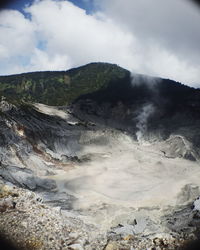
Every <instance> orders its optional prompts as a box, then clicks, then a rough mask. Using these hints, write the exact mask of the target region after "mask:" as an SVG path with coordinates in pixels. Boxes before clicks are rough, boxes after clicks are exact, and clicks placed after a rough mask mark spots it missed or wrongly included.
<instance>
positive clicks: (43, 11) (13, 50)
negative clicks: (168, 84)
mask: <svg viewBox="0 0 200 250" xmlns="http://www.w3.org/2000/svg"><path fill="white" fill-rule="evenodd" d="M146 1H147V0H146ZM146 1H145V0H140V4H139V2H138V1H136V0H127V1H126V5H125V4H124V0H123V1H122V0H109V1H102V2H101V4H102V3H103V4H104V5H102V6H101V7H102V9H103V11H101V12H96V13H93V14H90V15H87V14H86V12H85V11H84V10H82V9H80V8H78V7H77V6H75V5H73V4H72V3H70V2H68V1H53V0H43V1H36V2H35V3H34V4H33V5H31V6H30V7H28V8H26V12H27V13H28V14H29V15H30V17H31V19H30V20H29V19H27V18H25V16H23V15H22V14H21V13H20V12H18V11H7V10H5V11H3V12H1V13H0V35H1V40H0V74H11V73H18V72H24V71H35V70H63V69H68V68H70V67H74V66H79V65H82V64H86V63H89V62H93V61H104V62H111V63H117V64H119V65H120V66H122V67H125V68H128V69H129V70H132V71H134V72H138V73H146V74H150V75H156V76H162V77H165V78H171V79H175V80H178V81H182V82H184V83H189V84H191V85H192V84H193V85H194V84H195V83H198V82H200V66H199V65H200V63H199V62H200V61H199V60H200V59H199V58H200V57H199V56H197V54H198V53H197V52H199V51H198V46H197V40H198V39H199V36H198V34H194V37H195V39H192V37H191V36H192V34H190V37H191V40H192V41H190V38H189V37H187V39H186V41H185V40H184V39H182V37H181V34H183V33H181V32H180V31H179V30H178V28H179V25H178V26H177V27H178V28H175V27H172V28H171V29H172V30H171V29H170V27H168V26H167V24H166V22H167V21H169V23H170V25H172V24H173V22H172V20H168V17H169V16H168V15H167V14H165V16H163V15H164V14H163V13H164V12H162V11H161V10H160V12H156V10H154V9H153V8H154V7H155V5H153V2H152V1H153V0H148V1H150V2H151V4H152V6H150V5H148V4H147V5H145V3H146ZM154 1H155V2H158V0H154ZM159 1H161V2H162V3H164V2H163V0H159ZM169 1H172V0H169ZM173 1H174V2H177V3H178V2H180V1H183V0H173ZM95 2H96V4H100V3H98V0H95ZM165 3H166V1H165ZM159 6H160V5H159ZM147 7H148V8H150V9H148V10H147ZM164 8H165V10H168V12H167V13H168V14H169V11H170V10H169V8H168V9H167V5H166V4H165V5H164ZM183 9H184V8H183ZM138 11H139V12H138ZM141 11H142V12H141ZM184 11H186V9H184ZM154 12H155V17H154V19H153V20H151V17H152V14H153V13H154ZM171 12H173V11H171ZM189 12H191V9H190V11H189ZM137 13H139V14H137ZM148 13H149V14H148ZM174 13H175V14H176V15H177V16H178V15H179V13H177V12H176V11H175V12H174ZM184 13H186V12H184ZM133 14H134V15H133ZM140 14H141V16H140ZM175 14H173V15H172V16H173V17H174V18H175ZM156 15H157V16H156ZM194 16H195V20H197V19H198V15H197V13H196V12H195V15H194ZM159 19H160V20H162V21H163V23H162V24H161V23H156V22H158V20H159ZM171 19H173V18H171ZM179 19H180V20H179ZM182 19H183V17H182V16H181V17H177V18H176V20H175V21H177V20H179V21H180V22H183V21H182ZM188 20H190V22H188V26H189V28H190V29H191V27H193V26H192V24H191V14H190V18H189V19H188ZM142 21H143V22H142ZM147 21H148V23H147ZM186 28H187V27H186ZM189 28H187V29H186V30H187V32H188V33H187V36H188V34H189V31H188V30H189ZM194 30H196V26H195V27H193V31H194ZM176 31H177V32H179V33H178V35H176ZM165 33H166V34H165ZM168 36H169V38H168ZM181 39H182V40H184V41H185V42H184V41H183V43H180V41H181ZM176 40H177V42H176V44H175V41H176ZM189 41H190V46H191V47H192V48H190V46H189ZM171 44H174V46H172V45H171ZM179 45H180V46H179Z"/></svg>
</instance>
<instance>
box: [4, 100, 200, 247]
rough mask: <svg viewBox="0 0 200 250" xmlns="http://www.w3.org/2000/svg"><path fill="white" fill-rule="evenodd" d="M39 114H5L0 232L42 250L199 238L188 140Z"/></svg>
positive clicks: (51, 111)
mask: <svg viewBox="0 0 200 250" xmlns="http://www.w3.org/2000/svg"><path fill="white" fill-rule="evenodd" d="M35 107H36V108H37V110H36V109H33V108H30V107H29V106H25V107H23V108H21V109H18V108H16V107H14V108H13V107H10V106H6V107H5V108H6V109H5V110H1V111H2V112H3V113H2V115H1V116H0V123H1V133H0V176H1V178H2V179H0V235H2V236H3V237H4V238H5V239H8V241H9V242H13V244H14V245H15V246H16V247H18V249H47V250H48V249H55V250H56V249H71V250H72V249H74V250H80V249H86V250H92V249H94V250H133V249H138V250H144V249H148V250H150V249H152V250H153V249H157V250H159V249H179V248H180V249H183V244H185V242H187V241H189V240H191V239H196V238H198V236H199V230H198V228H200V214H199V210H200V204H199V202H198V200H196V201H195V199H196V198H197V197H198V196H199V195H200V191H199V190H200V185H199V179H200V170H199V153H198V148H197V147H194V145H193V144H192V143H191V142H190V141H188V140H187V139H186V138H185V137H184V136H182V135H179V134H178V135H177V134H172V135H171V136H170V137H169V138H168V139H167V140H163V139H162V138H161V139H160V137H158V138H156V140H154V139H155V136H150V137H151V139H152V140H151V142H150V143H149V142H147V141H146V139H145V138H141V137H139V139H144V140H141V141H140V140H138V141H136V140H134V138H133V136H132V135H130V134H129V133H128V132H126V131H122V130H119V129H114V128H112V127H110V126H106V125H102V124H100V125H98V124H97V123H96V118H95V119H92V120H89V121H90V122H88V120H84V119H78V118H77V117H76V116H74V115H73V114H71V113H70V112H69V110H65V109H63V110H62V109H58V108H56V107H48V106H46V105H41V104H36V105H35ZM145 122H146V120H145ZM142 126H143V130H144V131H145V130H146V125H144V124H142ZM194 201H195V204H194V206H193V203H194ZM194 208H195V209H194Z"/></svg>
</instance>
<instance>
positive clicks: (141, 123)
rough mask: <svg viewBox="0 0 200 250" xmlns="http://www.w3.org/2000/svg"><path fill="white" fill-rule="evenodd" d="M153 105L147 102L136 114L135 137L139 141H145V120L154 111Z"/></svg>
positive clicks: (146, 120)
mask: <svg viewBox="0 0 200 250" xmlns="http://www.w3.org/2000/svg"><path fill="white" fill-rule="evenodd" d="M154 110H155V107H154V106H153V104H151V103H148V104H145V105H144V106H143V107H142V110H141V112H140V113H139V114H138V116H137V118H136V119H137V124H136V127H137V129H138V131H137V132H136V137H137V140H138V142H139V143H143V142H144V141H145V135H146V132H147V122H148V118H149V117H150V115H151V114H153V113H154Z"/></svg>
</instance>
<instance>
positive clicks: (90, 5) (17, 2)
mask: <svg viewBox="0 0 200 250" xmlns="http://www.w3.org/2000/svg"><path fill="white" fill-rule="evenodd" d="M69 1H70V2H72V3H73V4H75V5H76V6H78V7H80V8H82V9H85V10H86V11H87V13H91V12H92V11H93V10H94V1H93V0H69ZM33 2H34V0H10V1H7V6H6V7H7V8H9V9H16V10H19V11H21V12H22V11H23V8H24V6H26V5H27V4H28V5H31V4H32V3H33Z"/></svg>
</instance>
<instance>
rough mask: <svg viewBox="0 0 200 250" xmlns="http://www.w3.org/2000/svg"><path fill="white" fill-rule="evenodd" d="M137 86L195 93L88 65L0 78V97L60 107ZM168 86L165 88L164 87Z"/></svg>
mask: <svg viewBox="0 0 200 250" xmlns="http://www.w3.org/2000/svg"><path fill="white" fill-rule="evenodd" d="M134 78H136V85H143V84H144V83H145V84H146V83H147V84H148V85H151V82H154V81H156V82H162V83H163V85H164V83H173V84H174V85H176V86H177V88H178V87H180V88H182V89H183V88H187V89H188V90H189V89H190V92H191V91H192V90H193V91H197V92H199V93H200V90H199V89H194V88H191V87H189V86H186V85H183V84H181V83H178V82H175V81H172V80H169V79H162V78H158V77H146V76H144V75H140V74H134V75H132V74H131V72H130V71H128V70H126V69H123V68H121V67H120V66H118V65H116V64H109V63H90V64H87V65H84V66H81V67H77V68H72V69H69V70H66V71H41V72H30V73H22V74H15V75H9V76H0V96H5V97H6V98H8V100H9V101H11V102H12V100H13V99H15V100H17V101H18V102H20V100H24V101H28V102H41V103H44V104H47V105H53V106H62V105H69V104H70V103H73V102H74V101H76V99H78V98H79V97H80V96H82V95H86V94H89V93H93V92H95V91H99V90H101V89H104V88H106V87H108V86H109V85H110V84H113V83H114V82H117V81H120V82H121V83H122V84H128V85H130V86H132V87H133V88H134V87H135V85H134V84H133V82H134ZM167 85H168V84H167Z"/></svg>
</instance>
